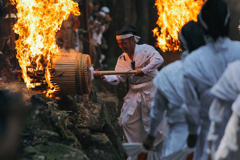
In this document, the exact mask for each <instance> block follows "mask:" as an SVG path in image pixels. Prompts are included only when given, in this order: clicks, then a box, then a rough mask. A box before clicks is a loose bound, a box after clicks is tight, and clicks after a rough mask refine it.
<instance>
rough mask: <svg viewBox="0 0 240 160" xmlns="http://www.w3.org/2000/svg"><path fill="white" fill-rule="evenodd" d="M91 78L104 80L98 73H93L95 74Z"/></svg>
mask: <svg viewBox="0 0 240 160" xmlns="http://www.w3.org/2000/svg"><path fill="white" fill-rule="evenodd" d="M93 76H94V78H95V79H104V75H102V74H101V73H100V72H99V71H95V73H93Z"/></svg>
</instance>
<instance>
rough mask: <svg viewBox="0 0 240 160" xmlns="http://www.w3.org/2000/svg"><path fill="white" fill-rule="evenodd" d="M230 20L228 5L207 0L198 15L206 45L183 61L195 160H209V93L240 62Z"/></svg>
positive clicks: (218, 1) (210, 96) (220, 1)
mask: <svg viewBox="0 0 240 160" xmlns="http://www.w3.org/2000/svg"><path fill="white" fill-rule="evenodd" d="M229 17H230V13H229V10H228V8H227V4H226V2H224V1H222V0H208V1H207V2H206V3H205V4H204V5H203V7H202V9H201V11H200V13H199V15H198V22H199V24H200V28H201V30H202V31H203V33H204V38H205V41H206V45H205V46H203V47H201V48H199V49H197V50H196V51H194V52H193V53H192V54H190V55H189V56H188V57H187V58H186V59H185V61H184V62H183V72H184V90H185V103H186V106H187V111H186V120H187V123H188V131H189V135H188V140H187V143H188V146H189V147H191V148H192V147H195V146H196V151H195V152H194V160H206V159H207V157H208V154H207V148H208V143H207V135H208V131H209V126H210V119H209V114H208V113H209V108H210V105H211V103H212V101H213V98H214V96H213V94H212V93H211V92H210V90H211V88H212V86H213V85H214V84H215V83H217V81H218V79H219V78H220V77H221V75H222V73H223V72H224V70H225V69H226V68H227V65H228V64H229V63H231V62H233V61H235V60H237V59H240V54H239V51H240V43H239V42H236V41H231V40H230V39H229V38H228V32H229ZM210 118H211V120H212V119H214V117H211V116H210Z"/></svg>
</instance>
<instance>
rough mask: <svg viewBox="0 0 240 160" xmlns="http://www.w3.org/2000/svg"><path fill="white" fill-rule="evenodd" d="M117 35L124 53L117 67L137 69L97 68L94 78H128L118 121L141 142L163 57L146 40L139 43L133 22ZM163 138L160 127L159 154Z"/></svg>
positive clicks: (110, 80)
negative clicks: (108, 70)
mask: <svg viewBox="0 0 240 160" xmlns="http://www.w3.org/2000/svg"><path fill="white" fill-rule="evenodd" d="M116 39H117V43H118V46H119V47H120V48H121V49H122V50H123V52H124V53H123V54H122V55H121V56H120V57H119V58H118V61H117V64H116V67H115V70H116V71H123V70H125V71H129V70H137V73H136V74H129V75H109V76H102V75H101V74H100V73H99V72H98V73H96V74H95V75H94V76H95V78H99V77H101V78H104V80H105V81H107V82H108V83H110V84H112V85H117V84H119V82H126V81H127V83H128V84H129V86H130V89H129V91H128V93H127V95H126V96H125V97H124V104H123V106H122V109H121V115H120V118H119V123H120V125H121V126H122V127H123V131H124V134H125V137H126V140H127V142H129V143H134V142H138V143H141V142H142V141H143V139H144V138H145V137H146V136H147V131H148V130H149V120H150V118H149V117H150V110H151V104H152V102H153V100H154V95H155V91H156V87H155V86H154V84H153V78H154V77H155V76H156V75H157V73H158V70H157V68H159V67H160V66H161V65H162V63H163V61H164V60H163V58H162V56H161V55H160V54H159V52H158V51H157V50H156V49H155V48H154V47H152V46H150V45H147V44H142V45H138V44H136V43H137V42H138V41H139V39H140V37H138V36H137V31H136V29H135V28H134V27H133V26H131V25H124V26H123V27H121V28H120V29H119V30H118V31H117V33H116ZM164 139H165V135H163V134H162V128H161V127H159V128H158V131H157V136H156V141H155V143H154V146H155V148H156V150H157V152H158V153H159V156H161V152H162V146H163V141H164ZM129 159H130V158H129Z"/></svg>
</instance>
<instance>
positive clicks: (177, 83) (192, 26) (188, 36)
mask: <svg viewBox="0 0 240 160" xmlns="http://www.w3.org/2000/svg"><path fill="white" fill-rule="evenodd" d="M180 42H181V47H182V49H183V51H184V52H183V53H182V57H181V58H182V60H177V61H175V62H173V63H171V64H169V65H167V66H166V67H164V68H163V69H162V70H161V71H160V72H159V73H158V74H157V76H156V77H155V78H154V80H153V82H154V85H155V86H156V87H157V92H156V95H155V99H154V105H153V108H152V110H151V120H150V130H149V132H148V136H147V137H146V139H145V140H144V141H143V145H144V147H145V148H146V149H151V148H152V147H153V142H154V141H153V140H154V139H155V137H156V132H157V128H158V126H159V125H162V124H161V123H162V122H163V121H162V118H163V117H164V112H165V111H167V118H168V126H169V127H168V132H167V138H166V141H165V142H164V149H163V150H164V152H163V157H166V156H169V155H171V154H173V153H174V152H177V151H179V150H181V149H183V148H185V147H187V143H186V140H187V136H188V127H187V123H186V120H185V113H184V107H183V106H184V105H185V104H184V88H183V72H182V61H184V59H185V57H186V56H188V54H190V53H191V52H192V51H194V50H196V49H198V48H199V47H201V46H203V45H205V41H204V38H203V36H202V33H201V32H200V30H199V27H198V24H197V22H194V21H190V22H188V23H187V24H185V25H184V26H183V28H182V30H181V32H180Z"/></svg>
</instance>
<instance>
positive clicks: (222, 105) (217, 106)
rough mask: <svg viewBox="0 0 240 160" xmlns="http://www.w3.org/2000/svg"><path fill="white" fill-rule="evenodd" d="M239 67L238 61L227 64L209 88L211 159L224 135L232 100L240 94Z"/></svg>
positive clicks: (230, 112)
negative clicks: (210, 96) (212, 97)
mask: <svg viewBox="0 0 240 160" xmlns="http://www.w3.org/2000/svg"><path fill="white" fill-rule="evenodd" d="M239 67H240V61H235V62H233V63H231V64H229V65H228V67H227V69H226V70H225V72H224V73H223V75H222V76H221V78H220V79H219V81H218V82H217V83H216V84H215V85H214V87H213V88H212V90H211V92H212V94H213V95H214V96H215V98H214V100H213V102H212V104H211V107H210V111H209V115H210V118H211V125H210V130H209V136H208V139H209V144H210V145H209V148H210V151H211V157H212V159H215V153H216V151H217V149H218V148H219V144H220V141H221V139H222V137H223V135H224V131H225V127H226V125H227V123H228V120H229V118H230V117H231V115H232V109H231V106H232V104H233V102H234V101H235V100H236V99H237V96H238V95H239V94H240V70H239ZM236 104H237V103H236ZM235 106H236V105H235ZM234 109H236V108H234V107H233V111H234ZM235 112H236V110H235ZM237 113H239V112H237ZM233 116H234V115H233ZM230 126H231V125H230ZM226 129H227V128H226ZM228 129H229V127H228ZM233 129H237V128H233ZM229 132H232V131H229ZM232 138H233V139H234V138H236V137H232ZM231 142H232V141H229V143H231ZM223 145H224V144H223ZM234 145H236V144H234V143H233V144H232V145H231V146H234ZM229 149H230V148H229ZM218 150H219V149H218ZM230 150H231V149H230ZM234 150H236V147H233V148H232V151H233V152H234ZM218 152H219V151H218ZM225 153H227V151H226V152H224V154H225Z"/></svg>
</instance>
